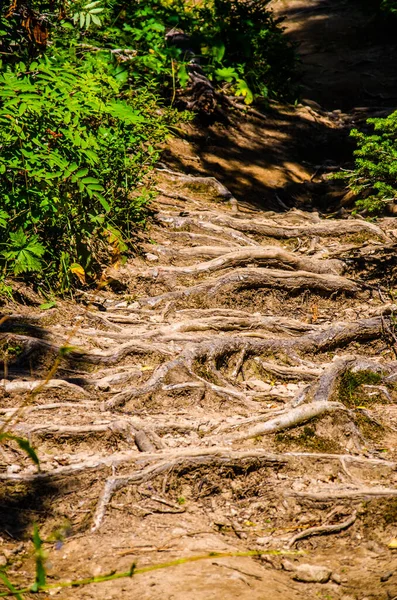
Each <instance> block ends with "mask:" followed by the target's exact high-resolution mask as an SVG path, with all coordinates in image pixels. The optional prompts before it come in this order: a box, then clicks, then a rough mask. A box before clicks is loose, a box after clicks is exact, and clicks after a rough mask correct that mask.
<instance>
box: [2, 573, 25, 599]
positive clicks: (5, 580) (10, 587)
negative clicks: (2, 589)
mask: <svg viewBox="0 0 397 600" xmlns="http://www.w3.org/2000/svg"><path fill="white" fill-rule="evenodd" d="M0 579H1V580H2V581H3V583H4V585H5V586H6V588H8V589H9V590H10V592H12V595H13V596H14V597H15V598H16V599H17V600H23V597H22V596H21V594H18V592H17V590H16V588H15V587H14V586H13V585H12V583H11V581H10V580H9V579H8V577H7V575H6V574H5V573H3V572H2V571H0Z"/></svg>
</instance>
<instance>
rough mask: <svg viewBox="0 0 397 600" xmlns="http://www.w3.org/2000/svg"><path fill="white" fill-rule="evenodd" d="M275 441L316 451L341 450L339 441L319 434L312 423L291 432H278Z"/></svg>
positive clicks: (332, 451)
mask: <svg viewBox="0 0 397 600" xmlns="http://www.w3.org/2000/svg"><path fill="white" fill-rule="evenodd" d="M275 441H276V443H277V444H280V445H282V446H283V447H286V446H287V447H288V446H291V445H297V446H299V447H300V448H305V449H307V450H313V451H315V452H329V453H334V452H339V451H340V446H339V444H338V443H337V442H335V441H334V440H330V439H328V438H325V437H322V436H320V435H318V433H317V432H316V429H315V428H314V427H313V426H311V425H305V426H304V427H303V428H302V429H300V430H299V431H294V432H291V433H284V432H282V433H278V434H277V435H276V438H275Z"/></svg>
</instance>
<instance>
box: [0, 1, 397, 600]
mask: <svg viewBox="0 0 397 600" xmlns="http://www.w3.org/2000/svg"><path fill="white" fill-rule="evenodd" d="M354 6H355V5H354V3H348V2H342V1H341V2H332V3H328V2H320V1H319V0H318V1H315V2H310V3H308V2H307V1H305V2H304V1H303V0H301V1H294V0H285V1H281V0H276V1H275V2H274V9H275V11H276V12H277V13H278V14H279V15H285V16H286V17H287V21H286V26H287V34H288V35H290V36H291V38H292V39H293V40H294V41H298V42H300V44H301V52H302V61H303V64H302V69H303V84H304V86H305V94H304V96H307V98H308V99H307V100H305V102H303V103H302V104H301V105H299V106H297V107H287V106H279V105H277V104H272V106H271V108H270V109H269V110H268V111H267V112H266V114H265V115H264V118H263V117H261V116H260V115H258V114H255V113H252V112H251V113H250V112H248V113H247V114H242V113H241V111H236V112H235V113H231V114H230V122H229V123H228V124H223V125H220V124H214V125H208V126H207V127H204V128H203V127H201V128H198V127H195V126H189V127H187V128H186V132H185V139H183V140H176V141H173V142H172V143H170V145H169V147H168V148H167V149H166V150H165V152H164V158H163V164H162V165H160V167H159V171H158V172H157V177H158V182H157V186H158V190H159V196H158V198H157V200H156V204H155V208H156V216H155V218H154V219H153V223H152V225H151V227H150V231H149V233H148V237H147V239H146V242H145V243H144V247H143V250H144V252H143V254H142V256H141V257H137V258H136V259H134V260H132V261H130V262H129V263H128V264H127V265H125V266H124V267H122V268H120V269H119V270H118V271H117V272H115V273H109V276H110V277H113V288H114V289H117V288H118V289H119V291H113V292H112V291H101V292H98V293H95V294H91V295H90V294H83V295H82V296H81V300H82V301H81V302H79V303H72V302H69V303H68V302H64V303H62V302H59V303H58V306H57V307H56V308H53V309H50V310H48V311H40V310H38V309H36V308H35V306H34V304H35V302H36V299H35V297H34V296H32V297H31V298H30V302H31V306H26V305H25V306H24V305H21V304H12V303H11V304H10V305H9V306H7V307H6V308H5V310H4V312H5V313H7V314H9V315H10V316H9V318H8V320H6V321H4V322H3V323H2V325H1V327H2V331H3V333H2V338H1V352H2V360H3V363H4V365H7V371H6V376H7V377H6V380H5V381H3V383H2V385H3V399H2V405H1V409H0V410H1V414H2V419H4V420H5V419H10V424H9V427H10V428H11V429H12V431H13V432H14V433H16V434H18V435H23V436H25V437H28V438H29V439H30V440H31V442H32V443H33V444H34V446H35V447H36V449H37V451H38V454H39V456H40V459H41V472H40V473H37V471H36V470H35V468H34V467H33V466H32V463H31V461H30V460H29V459H28V458H27V457H25V455H23V454H21V452H20V451H19V450H17V448H16V447H14V446H13V445H12V443H10V444H6V445H3V446H2V449H1V452H2V454H1V459H0V465H1V472H0V481H1V488H0V495H1V499H0V508H1V511H0V536H1V549H0V559H1V560H2V563H1V564H3V563H7V567H6V568H7V574H8V577H9V578H10V579H11V580H12V581H13V582H14V583H15V585H17V584H20V585H23V584H24V583H26V582H29V581H31V579H32V576H33V575H32V574H33V572H34V564H33V563H34V560H33V551H32V545H31V542H30V541H29V536H30V535H31V532H32V524H33V523H34V522H36V523H38V525H39V527H40V530H41V532H42V536H43V537H44V539H45V540H46V543H45V550H46V551H48V553H49V558H48V563H47V569H48V581H49V582H50V583H52V584H54V586H55V587H54V589H52V590H51V592H49V595H55V596H57V597H58V598H60V599H61V598H65V599H66V598H81V599H83V598H96V599H99V600H105V599H106V600H108V599H112V598H114V599H115V598H131V599H135V598H140V599H147V600H156V599H169V600H171V599H173V600H182V598H183V599H185V598H194V599H197V600H204V599H205V600H209V599H221V598H222V599H227V600H229V599H232V598H236V597H239V598H242V599H247V600H248V599H250V600H253V599H258V600H259V599H260V600H267V599H269V600H273V599H274V600H295V599H302V598H305V599H310V600H311V599H313V600H314V599H316V600H317V599H318V598H320V599H322V600H326V599H327V600H338V599H344V600H352V599H355V600H364V599H365V598H371V599H373V600H387V599H391V598H394V597H397V555H396V552H397V551H396V550H393V549H392V548H390V547H389V546H390V542H391V541H392V540H393V539H394V538H396V537H397V524H396V519H397V475H396V466H397V443H396V439H397V438H396V428H397V388H396V385H397V383H396V382H397V361H396V352H397V349H396V343H397V337H396V335H397V332H396V331H395V316H394V315H395V313H396V311H397V305H396V304H394V293H395V289H396V260H395V255H396V244H397V227H396V225H395V221H394V218H391V217H390V218H383V219H381V220H379V221H378V222H377V223H369V222H367V221H365V220H363V219H362V218H361V219H360V218H353V217H351V216H350V215H349V212H348V210H347V209H348V208H349V204H348V203H349V198H345V199H344V200H343V196H344V190H343V189H342V188H341V187H340V186H336V185H335V184H331V183H330V182H329V181H328V180H327V179H326V175H327V174H328V173H329V172H330V171H332V170H333V169H334V168H336V167H337V165H338V164H341V162H343V161H344V160H348V159H349V153H350V149H349V143H348V142H347V129H348V127H349V126H351V125H352V124H354V123H357V122H361V121H363V120H364V119H365V117H366V116H368V115H369V114H376V113H377V112H379V111H387V110H388V109H387V107H388V105H389V104H388V102H389V99H391V101H393V93H396V87H395V84H394V82H393V81H392V78H391V65H390V60H389V58H390V56H391V53H392V51H395V48H394V47H393V44H392V43H390V45H389V46H387V45H386V44H384V43H383V44H380V42H379V40H378V39H377V38H376V36H374V37H373V38H369V39H368V38H366V37H365V36H364V34H363V32H365V31H367V29H366V28H368V22H367V20H368V17H367V15H366V14H365V13H363V12H360V9H359V8H354ZM352 7H353V8H352ZM352 29H353V30H354V31H353V32H352ZM357 32H361V33H360V35H357V37H355V36H356V34H357ZM331 42H332V43H331ZM336 48H337V49H338V52H336V53H335V49H336ZM385 48H386V50H387V57H388V60H385V54H384V53H385V52H386V50H385ZM353 49H354V53H353ZM394 56H395V54H394ZM363 64H365V72H367V70H368V73H370V74H371V73H372V75H373V78H375V77H377V78H381V79H382V82H384V85H383V83H382V85H380V84H379V83H377V84H376V86H375V88H374V89H376V90H377V93H378V92H379V89H381V92H379V93H381V94H382V95H383V96H384V98H381V99H380V100H381V102H378V99H377V98H373V97H372V96H373V88H372V87H371V82H372V80H373V78H371V77H369V76H368V77H369V79H368V81H366V80H364V79H362V77H364V75H365V73H364V70H363V69H364V67H362V65H363ZM360 65H361V66H360ZM320 66H321V69H320ZM355 78H360V85H358V84H356V83H355V81H356V79H355ZM361 84H362V85H361ZM366 91H367V92H369V93H368V95H367V96H366V97H365V98H368V102H367V103H366V104H365V106H363V100H364V99H365V98H364V95H365V93H366ZM316 103H320V105H321V106H318V105H317V104H316ZM209 177H216V180H217V181H215V180H214V179H208V178H209ZM219 182H221V184H223V185H221V184H220V183H219ZM223 186H225V187H223ZM344 207H345V208H344ZM90 301H92V303H90ZM64 345H67V346H68V347H73V349H72V350H69V351H68V353H67V354H66V356H65V357H64V358H63V359H62V360H61V361H60V363H59V364H57V365H56V368H55V369H53V370H52V371H51V373H50V377H49V381H48V382H47V383H46V385H45V386H44V387H42V388H40V387H39V390H38V391H36V393H34V394H33V395H32V394H31V393H30V392H29V389H31V388H32V387H35V386H40V381H42V380H43V379H45V378H46V377H47V374H48V369H49V367H50V366H51V365H53V364H54V360H55V358H56V356H57V355H58V353H59V347H60V346H64ZM4 368H5V367H4ZM3 375H4V373H3ZM24 402H25V404H26V406H25V408H24V410H23V412H20V413H18V412H15V411H16V410H18V407H21V406H22V405H23V403H24ZM252 550H259V551H261V552H268V554H262V556H261V557H247V556H246V557H241V556H239V557H237V556H233V557H216V556H212V557H211V556H210V553H211V552H220V553H232V554H235V553H238V552H240V553H244V552H249V551H252ZM273 551H277V552H276V553H274V552H273ZM2 553H3V554H2ZM200 555H204V556H206V557H207V559H206V560H203V561H198V562H187V563H185V564H181V565H179V566H172V567H168V568H166V569H163V570H159V571H151V572H148V573H146V574H138V575H136V576H134V577H132V578H130V579H128V578H127V579H125V578H124V579H120V580H113V581H110V582H106V583H101V584H97V585H95V584H91V585H87V586H83V587H78V588H75V589H73V590H71V589H61V588H57V587H56V585H57V582H58V581H59V580H63V581H64V580H75V579H80V578H84V577H92V576H95V575H99V574H103V573H109V572H111V571H115V570H117V571H127V570H128V569H129V568H130V567H131V564H132V563H136V564H137V566H138V568H139V567H144V566H145V565H154V564H158V563H165V562H169V561H172V560H175V559H179V558H192V557H196V556H200ZM303 564H309V565H311V566H321V567H324V569H323V575H322V579H323V582H321V583H320V582H315V581H313V578H314V579H315V577H314V575H313V570H311V572H310V574H309V575H308V574H307V573H306V575H304V574H303V575H302V569H301V571H300V570H299V567H300V565H303ZM299 573H300V574H299ZM317 575H318V573H317ZM302 578H303V579H305V578H306V579H309V580H310V581H299V579H302Z"/></svg>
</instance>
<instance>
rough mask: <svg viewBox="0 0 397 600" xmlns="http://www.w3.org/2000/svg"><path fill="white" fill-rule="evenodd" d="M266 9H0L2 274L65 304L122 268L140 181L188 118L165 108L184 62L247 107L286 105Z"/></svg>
mask: <svg viewBox="0 0 397 600" xmlns="http://www.w3.org/2000/svg"><path fill="white" fill-rule="evenodd" d="M268 3H269V0H201V1H200V2H197V1H196V0H189V1H188V2H185V1H183V0H139V1H137V2H130V3H125V2H121V1H120V0H93V1H92V2H90V1H88V2H87V0H74V1H73V2H67V1H66V0H9V4H8V3H7V4H8V5H5V4H4V3H2V5H1V7H0V52H1V54H0V56H1V58H2V60H3V62H2V63H0V146H1V149H2V153H1V157H0V194H1V198H2V206H1V210H0V269H1V268H2V270H3V273H2V276H4V274H5V273H6V272H13V273H14V274H15V275H22V274H24V273H27V274H29V273H32V272H34V273H35V278H36V280H37V281H38V282H39V283H41V284H43V283H44V282H45V283H46V285H50V286H51V287H52V288H56V289H57V291H61V292H64V291H66V290H68V289H69V288H70V287H71V286H72V284H73V281H75V282H76V283H77V282H78V281H80V282H81V283H85V282H86V280H91V281H92V280H93V279H97V278H98V276H99V274H100V273H101V270H102V267H103V265H105V264H107V263H108V262H109V261H114V262H117V261H118V260H120V255H121V253H123V252H125V251H126V250H127V247H128V242H129V241H131V240H132V239H133V237H134V232H135V229H136V227H137V226H139V225H142V224H143V223H144V221H145V217H146V215H147V210H148V199H149V198H150V192H147V191H145V188H144V183H145V181H146V179H147V175H148V173H149V171H150V169H151V168H152V167H153V165H154V164H155V161H156V160H157V159H158V156H159V151H160V147H161V144H162V143H163V142H164V140H165V139H166V137H167V134H168V133H169V130H170V126H172V125H173V124H175V122H176V121H177V120H181V119H182V118H183V117H182V116H179V117H178V118H177V116H176V112H175V111H173V110H172V109H170V108H165V107H164V106H163V104H162V101H161V100H160V98H161V97H162V98H164V99H166V100H167V101H168V104H171V105H172V104H173V100H174V98H175V95H176V88H177V86H178V85H179V86H182V87H183V86H186V84H187V82H188V72H187V66H188V64H189V61H191V59H192V58H193V57H194V59H195V60H200V63H201V65H202V68H203V70H204V72H205V74H206V75H207V77H208V78H209V79H211V80H212V81H213V82H214V83H215V84H216V85H218V87H219V88H221V87H223V88H225V89H226V91H227V92H228V93H235V94H236V95H238V96H242V97H244V99H245V102H246V103H250V102H252V100H253V98H254V94H257V95H260V96H262V97H267V96H272V97H287V96H288V94H289V93H290V91H291V75H292V70H293V63H294V52H293V50H292V48H291V47H290V46H289V45H288V44H287V43H286V42H285V40H284V38H283V36H282V29H281V28H280V27H279V23H278V22H277V21H275V20H274V18H273V17H272V14H271V12H270V11H269V10H268V9H267V5H268ZM175 36H177V37H178V36H179V37H180V42H181V41H182V43H175ZM170 100H171V102H170ZM109 250H110V253H109ZM0 276H1V274H0Z"/></svg>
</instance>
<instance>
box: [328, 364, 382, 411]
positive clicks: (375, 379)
mask: <svg viewBox="0 0 397 600" xmlns="http://www.w3.org/2000/svg"><path fill="white" fill-rule="evenodd" d="M381 380H382V375H381V374H380V373H374V372H373V371H358V372H357V373H354V372H353V371H346V372H345V373H344V374H343V375H342V377H341V381H340V385H339V401H340V402H342V403H343V404H344V405H345V406H347V407H348V408H356V407H357V406H369V405H371V404H375V403H379V402H381V401H383V402H384V398H383V397H382V396H380V395H376V396H372V397H370V398H369V397H368V395H367V394H366V392H365V390H364V389H363V387H362V386H363V385H377V384H379V383H380V381H381Z"/></svg>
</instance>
